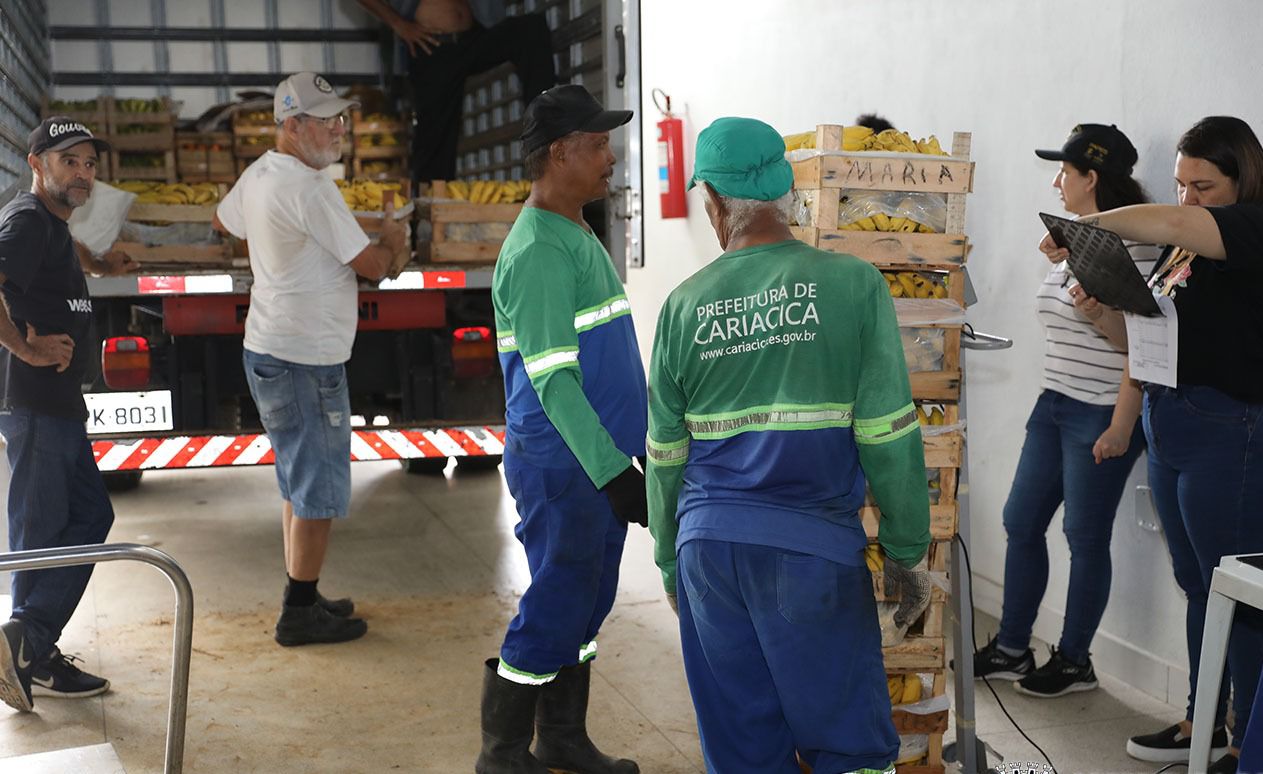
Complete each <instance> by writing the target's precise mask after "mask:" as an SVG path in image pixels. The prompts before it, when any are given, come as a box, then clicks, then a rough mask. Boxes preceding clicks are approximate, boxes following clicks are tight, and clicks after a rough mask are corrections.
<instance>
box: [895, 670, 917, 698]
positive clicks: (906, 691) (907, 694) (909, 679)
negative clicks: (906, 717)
mask: <svg viewBox="0 0 1263 774" xmlns="http://www.w3.org/2000/svg"><path fill="white" fill-rule="evenodd" d="M918 701H921V678H920V677H917V676H916V675H915V674H907V675H904V676H903V690H902V695H901V696H900V698H899V703H900V704H913V703H915V702H918Z"/></svg>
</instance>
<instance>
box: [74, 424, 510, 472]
mask: <svg viewBox="0 0 1263 774" xmlns="http://www.w3.org/2000/svg"><path fill="white" fill-rule="evenodd" d="M92 453H93V455H94V456H95V457H96V463H97V467H98V468H100V469H101V470H102V471H106V472H109V471H116V470H172V469H177V468H216V467H228V466H243V465H271V464H273V463H275V462H276V457H275V455H274V454H273V453H272V444H271V443H270V442H269V441H268V437H267V435H265V434H262V433H257V434H256V433H251V434H249V435H202V436H174V437H168V438H134V439H128V440H122V441H105V440H102V441H94V442H93V443H92ZM503 453H504V428H503V427H490V426H488V427H447V428H438V429H415V430H413V429H405V430H356V431H354V432H353V433H352V434H351V460H352V461H353V462H358V461H362V460H400V459H420V458H423V457H481V456H486V455H497V454H503Z"/></svg>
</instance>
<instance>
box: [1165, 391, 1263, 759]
mask: <svg viewBox="0 0 1263 774" xmlns="http://www.w3.org/2000/svg"><path fill="white" fill-rule="evenodd" d="M1144 420H1145V434H1146V435H1147V436H1148V437H1149V486H1150V488H1151V489H1153V498H1154V503H1155V504H1156V505H1157V509H1158V518H1159V519H1160V520H1161V522H1162V531H1163V532H1164V533H1165V534H1166V539H1167V548H1168V550H1170V552H1171V564H1172V566H1173V568H1174V570H1175V580H1176V582H1177V583H1179V585H1180V588H1181V589H1182V590H1183V591H1184V593H1185V595H1186V596H1187V597H1188V610H1187V614H1186V617H1185V620H1186V630H1187V631H1186V635H1187V637H1188V658H1189V680H1190V686H1189V702H1188V718H1189V719H1190V720H1191V719H1192V718H1193V696H1194V694H1196V692H1197V668H1198V663H1199V662H1200V660H1201V655H1202V626H1203V624H1204V623H1205V620H1206V600H1207V596H1208V594H1209V593H1210V579H1211V573H1212V572H1213V571H1214V569H1215V567H1216V566H1217V565H1218V564H1219V559H1220V558H1221V557H1223V556H1225V555H1230V554H1246V553H1259V552H1263V404H1250V403H1242V402H1241V401H1239V400H1235V399H1233V398H1230V397H1228V396H1227V395H1225V394H1224V393H1222V392H1219V391H1218V390H1216V389H1213V388H1211V387H1192V386H1181V387H1179V388H1177V389H1174V390H1172V389H1169V388H1166V387H1156V386H1147V387H1146V388H1145V412H1144ZM1260 667H1263V613H1260V611H1258V610H1255V609H1254V608H1251V607H1249V606H1248V605H1238V606H1237V614H1236V618H1235V619H1234V621H1233V625H1232V633H1231V635H1230V636H1229V641H1228V663H1227V673H1228V675H1229V676H1230V678H1231V681H1229V680H1225V681H1224V683H1223V690H1222V691H1221V692H1220V696H1219V706H1218V708H1217V710H1216V713H1215V723H1216V725H1217V726H1218V725H1222V724H1223V722H1224V718H1225V716H1226V714H1227V700H1228V686H1229V682H1231V685H1232V687H1233V689H1234V690H1233V709H1234V710H1235V711H1236V716H1237V721H1236V727H1235V728H1234V729H1233V744H1234V746H1236V745H1240V744H1241V739H1242V736H1243V735H1244V734H1245V728H1246V724H1247V723H1248V722H1249V720H1250V709H1251V705H1252V704H1253V702H1254V692H1255V689H1256V687H1257V685H1258V682H1259V672H1260Z"/></svg>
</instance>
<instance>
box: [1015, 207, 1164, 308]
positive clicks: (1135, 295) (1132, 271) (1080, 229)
mask: <svg viewBox="0 0 1263 774" xmlns="http://www.w3.org/2000/svg"><path fill="white" fill-rule="evenodd" d="M1039 217H1040V219H1041V220H1043V221H1044V226H1045V227H1046V228H1047V229H1048V233H1049V234H1050V235H1052V238H1053V241H1054V242H1056V243H1057V246H1058V247H1064V248H1067V249H1069V250H1070V258H1069V259H1068V260H1067V263H1069V264H1070V270H1071V271H1073V272H1074V276H1075V279H1077V280H1078V281H1079V284H1080V285H1082V286H1083V289H1084V290H1085V291H1086V292H1087V293H1088V295H1090V296H1093V297H1094V298H1096V300H1098V301H1100V302H1101V303H1102V304H1105V305H1107V306H1112V307H1114V308H1116V309H1121V310H1122V311H1124V312H1131V313H1133V314H1138V315H1143V316H1145V317H1155V316H1157V315H1160V314H1162V310H1161V309H1159V308H1158V302H1157V301H1156V300H1155V299H1154V297H1153V291H1151V290H1150V289H1149V285H1148V283H1147V282H1145V278H1144V277H1143V276H1142V275H1141V274H1140V271H1139V270H1138V269H1137V268H1136V264H1135V262H1134V261H1133V260H1132V258H1131V254H1130V253H1128V252H1127V247H1126V246H1124V245H1123V240H1122V239H1121V238H1120V237H1119V236H1118V234H1115V233H1114V232H1113V231H1107V230H1105V229H1103V228H1097V227H1095V226H1089V225H1087V224H1086V223H1079V222H1078V221H1073V220H1067V219H1066V218H1059V217H1057V216H1056V215H1049V214H1048V213H1046V212H1041V213H1039Z"/></svg>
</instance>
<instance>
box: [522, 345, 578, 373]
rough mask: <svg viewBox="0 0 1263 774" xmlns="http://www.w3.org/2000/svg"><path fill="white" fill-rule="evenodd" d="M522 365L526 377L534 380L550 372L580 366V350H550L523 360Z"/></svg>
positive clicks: (575, 348)
mask: <svg viewBox="0 0 1263 774" xmlns="http://www.w3.org/2000/svg"><path fill="white" fill-rule="evenodd" d="M522 365H523V366H525V368H526V375H527V376H529V377H530V378H532V379H534V378H535V377H537V376H543V375H544V374H546V373H548V372H549V371H555V370H557V369H558V368H566V367H568V366H578V365H579V348H578V347H558V348H557V349H550V350H548V351H547V352H541V353H540V354H538V355H536V356H535V357H532V358H530V359H523V361H522Z"/></svg>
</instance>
